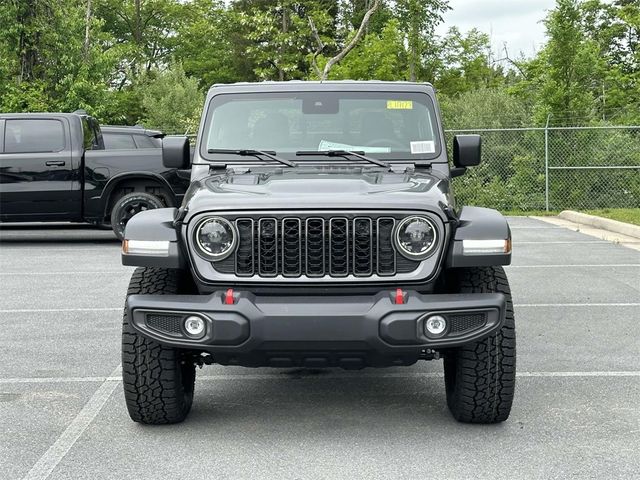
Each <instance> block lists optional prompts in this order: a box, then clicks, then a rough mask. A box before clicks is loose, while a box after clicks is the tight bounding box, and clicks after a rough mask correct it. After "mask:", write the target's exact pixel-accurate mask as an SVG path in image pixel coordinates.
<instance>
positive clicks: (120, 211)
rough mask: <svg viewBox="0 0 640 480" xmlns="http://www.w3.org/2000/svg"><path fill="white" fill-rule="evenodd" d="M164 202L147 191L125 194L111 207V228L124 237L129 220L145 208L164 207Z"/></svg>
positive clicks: (119, 237) (120, 237)
mask: <svg viewBox="0 0 640 480" xmlns="http://www.w3.org/2000/svg"><path fill="white" fill-rule="evenodd" d="M163 207H164V203H162V200H160V199H159V198H158V197H156V196H155V195H151V194H150V193H146V192H132V193H127V194H126V195H123V196H122V197H120V198H119V199H117V200H116V202H115V203H114V204H113V208H112V209H111V228H112V229H113V233H115V234H116V237H118V239H119V240H122V239H123V238H124V229H125V227H126V226H127V222H129V220H131V218H133V216H134V215H136V214H137V213H140V212H142V211H145V210H153V209H156V208H163Z"/></svg>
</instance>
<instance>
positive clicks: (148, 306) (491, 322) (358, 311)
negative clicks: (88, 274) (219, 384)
mask: <svg viewBox="0 0 640 480" xmlns="http://www.w3.org/2000/svg"><path fill="white" fill-rule="evenodd" d="M397 295H398V294H397V293H396V292H390V291H382V292H379V293H378V294H377V295H371V296H367V295H357V296H348V295H345V296H275V297H272V296H255V295H253V294H252V293H250V292H245V291H236V292H233V296H232V297H231V298H230V297H229V292H224V291H219V292H214V293H212V294H210V295H131V296H129V298H128V300H127V305H126V308H127V311H128V314H129V319H131V321H132V325H133V327H134V328H135V329H136V330H137V331H138V332H139V333H141V334H142V335H143V336H145V337H148V338H151V339H153V340H156V341H158V342H160V343H162V344H165V345H169V346H173V347H179V348H185V349H193V350H198V351H205V352H211V353H213V354H215V353H221V354H248V353H251V352H254V351H284V350H288V351H289V350H302V349H304V350H307V351H309V350H341V351H350V350H357V351H375V352H376V353H378V354H381V355H393V354H395V353H402V352H408V351H422V350H425V349H443V348H450V347H456V346H459V345H463V344H466V343H469V342H472V341H476V340H480V339H482V338H484V337H486V336H488V335H491V334H492V333H495V332H496V331H497V330H498V329H499V328H500V327H501V326H502V323H503V321H504V317H505V309H506V299H505V296H504V295H502V294H500V293H473V294H446V295H439V294H438V295H421V294H419V293H417V292H415V291H405V292H404V296H403V298H402V299H401V302H402V303H399V302H398V296H397ZM433 315H439V316H441V317H443V318H444V319H445V321H446V328H445V329H444V331H443V332H442V333H440V334H439V335H432V334H430V333H429V332H428V331H426V328H425V324H426V321H427V319H428V318H429V317H431V316H433ZM189 316H198V317H200V318H202V319H204V321H205V325H206V329H205V333H204V334H202V335H201V336H200V337H199V338H194V337H193V336H190V335H189V333H188V332H187V331H186V330H185V326H184V320H185V319H186V318H187V317H189Z"/></svg>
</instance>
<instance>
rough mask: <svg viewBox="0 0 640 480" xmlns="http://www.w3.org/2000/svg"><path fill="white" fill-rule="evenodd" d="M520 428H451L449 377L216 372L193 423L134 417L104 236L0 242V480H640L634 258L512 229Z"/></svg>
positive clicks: (123, 274) (635, 254)
mask: <svg viewBox="0 0 640 480" xmlns="http://www.w3.org/2000/svg"><path fill="white" fill-rule="evenodd" d="M510 224H511V227H512V231H513V237H514V259H513V266H511V267H509V268H508V275H509V278H510V281H511V284H512V289H513V294H514V301H515V304H516V310H515V311H516V325H517V332H518V380H517V390H516V400H515V404H514V408H513V411H512V414H511V417H510V419H509V420H508V421H507V422H506V423H504V424H501V425H493V426H477V425H475V426H474V425H462V424H458V423H456V422H455V421H454V420H453V419H452V418H451V416H450V415H449V413H448V411H447V409H446V405H445V398H444V385H443V380H442V378H441V372H442V365H441V363H439V362H429V363H420V364H417V365H415V366H413V367H410V368H404V369H395V368H394V369H383V370H376V369H366V370H363V371H359V372H344V371H340V370H329V371H320V372H313V371H312V372H307V371H291V370H286V371H282V370H271V369H241V368H223V367H205V368H204V369H202V370H198V375H199V377H198V378H197V380H196V396H195V400H194V406H193V410H192V412H191V415H190V416H189V418H188V419H187V421H186V422H185V423H183V424H179V425H172V426H165V427H148V426H142V425H138V424H135V423H133V422H131V420H130V419H129V417H128V415H127V413H126V410H125V406H124V400H123V394H122V385H121V383H120V380H119V378H120V377H119V375H120V373H119V364H120V322H121V313H122V306H123V300H124V294H125V290H126V287H127V283H128V279H129V275H130V273H131V271H132V269H131V268H129V267H123V266H121V265H120V258H119V243H118V242H116V240H115V237H114V236H113V234H112V233H111V232H109V231H101V230H96V229H92V228H88V227H83V226H71V227H69V226H63V227H61V226H54V227H38V228H34V227H7V226H3V227H2V228H0V285H1V289H0V295H1V296H0V298H1V300H0V329H1V332H2V333H1V334H0V362H1V364H2V367H3V368H2V371H1V372H0V426H1V427H2V428H1V429H0V478H1V479H7V480H9V479H23V478H24V479H44V478H51V479H79V478H87V479H94V480H95V479H139V478H151V479H156V478H158V479H160V478H163V479H164V478H166V479H205V478H207V479H209V478H215V479H217V480H218V479H234V480H235V479H245V478H246V479H249V478H250V479H255V478H274V479H377V478H381V479H395V478H406V479H417V478H436V477H437V478H443V479H471V478H491V479H515V478H523V479H537V478H540V479H551V478H576V479H587V478H598V479H603V478H604V479H633V478H640V251H638V250H632V249H629V248H625V247H623V246H620V245H616V244H613V243H610V242H606V241H602V240H598V239H597V238H594V237H590V236H586V235H584V234H581V233H577V232H573V231H570V230H567V229H564V228H562V227H557V226H554V225H550V224H548V223H544V222H541V221H538V220H535V219H530V218H519V217H518V218H511V219H510Z"/></svg>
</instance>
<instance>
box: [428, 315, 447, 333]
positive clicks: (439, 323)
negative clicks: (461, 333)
mask: <svg viewBox="0 0 640 480" xmlns="http://www.w3.org/2000/svg"><path fill="white" fill-rule="evenodd" d="M424 328H425V330H426V332H425V333H426V334H427V335H440V334H442V332H444V330H445V328H447V321H446V320H445V319H444V317H442V316H440V315H434V316H432V317H429V318H427V321H426V322H425V324H424Z"/></svg>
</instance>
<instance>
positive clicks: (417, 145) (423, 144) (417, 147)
mask: <svg viewBox="0 0 640 480" xmlns="http://www.w3.org/2000/svg"><path fill="white" fill-rule="evenodd" d="M421 153H436V143H435V142H434V141H433V140H429V141H426V140H423V141H420V142H411V154H412V155H419V154H421Z"/></svg>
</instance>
